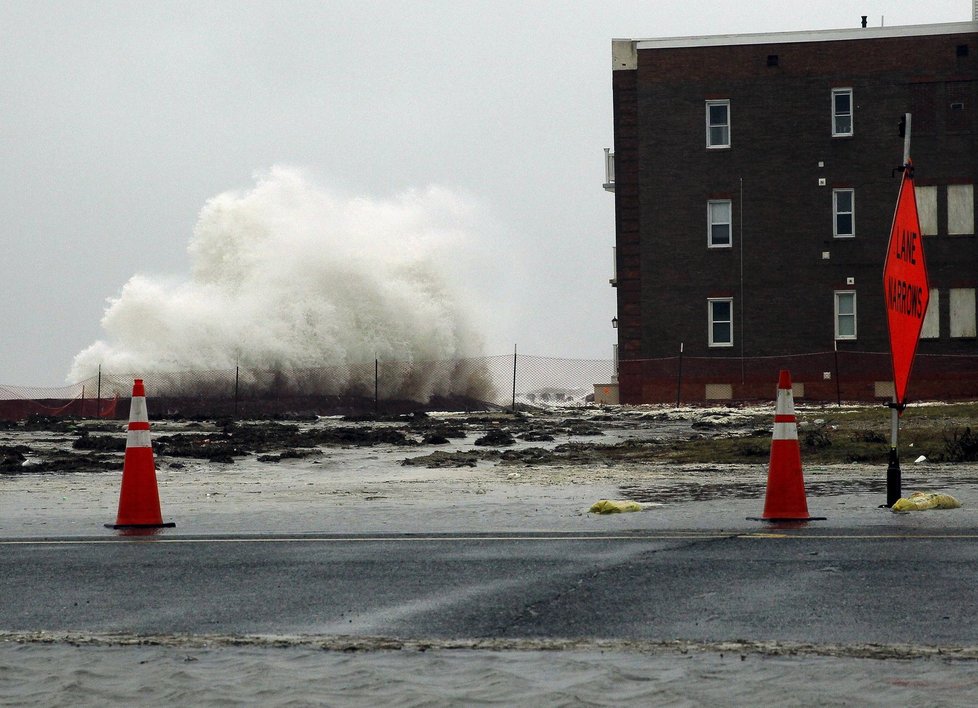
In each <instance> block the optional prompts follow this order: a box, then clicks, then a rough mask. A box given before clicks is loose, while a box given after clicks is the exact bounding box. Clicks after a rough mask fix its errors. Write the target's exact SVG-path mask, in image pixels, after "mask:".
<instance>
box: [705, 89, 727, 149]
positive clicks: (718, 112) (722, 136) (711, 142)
mask: <svg viewBox="0 0 978 708" xmlns="http://www.w3.org/2000/svg"><path fill="white" fill-rule="evenodd" d="M706 146H707V147H708V148H728V147H730V101H729V100H723V101H707V102H706Z"/></svg>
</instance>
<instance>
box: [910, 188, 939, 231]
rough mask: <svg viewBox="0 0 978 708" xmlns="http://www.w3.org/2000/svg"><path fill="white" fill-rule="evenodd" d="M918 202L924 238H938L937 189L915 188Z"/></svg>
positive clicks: (918, 215)
mask: <svg viewBox="0 0 978 708" xmlns="http://www.w3.org/2000/svg"><path fill="white" fill-rule="evenodd" d="M914 196H915V197H916V200H917V219H918V220H919V221H920V233H921V235H923V236H937V187H935V186H930V185H927V186H920V185H917V186H916V187H915V188H914Z"/></svg>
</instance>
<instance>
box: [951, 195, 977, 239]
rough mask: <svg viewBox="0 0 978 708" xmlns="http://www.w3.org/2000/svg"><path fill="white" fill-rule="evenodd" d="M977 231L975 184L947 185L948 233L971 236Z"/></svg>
mask: <svg viewBox="0 0 978 708" xmlns="http://www.w3.org/2000/svg"><path fill="white" fill-rule="evenodd" d="M974 233H975V186H974V185H973V184H949V185H948V186H947V234H948V236H970V235H972V234H974Z"/></svg>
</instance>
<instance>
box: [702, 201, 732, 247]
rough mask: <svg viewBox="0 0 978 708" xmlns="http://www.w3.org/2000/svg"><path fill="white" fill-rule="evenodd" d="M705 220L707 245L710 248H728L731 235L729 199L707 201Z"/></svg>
mask: <svg viewBox="0 0 978 708" xmlns="http://www.w3.org/2000/svg"><path fill="white" fill-rule="evenodd" d="M706 211H707V220H708V222H709V233H708V234H707V245H708V246H709V247H710V248H730V246H731V245H732V244H733V235H732V232H731V228H730V214H731V206H730V200H729V199H718V200H712V201H709V202H707V207H706Z"/></svg>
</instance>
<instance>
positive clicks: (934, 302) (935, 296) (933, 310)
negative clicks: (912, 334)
mask: <svg viewBox="0 0 978 708" xmlns="http://www.w3.org/2000/svg"><path fill="white" fill-rule="evenodd" d="M940 303H941V291H940V290H938V289H937V288H931V289H930V297H929V298H928V300H927V312H925V313H924V323H923V325H922V326H921V328H920V338H921V339H940V337H941V304H940Z"/></svg>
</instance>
